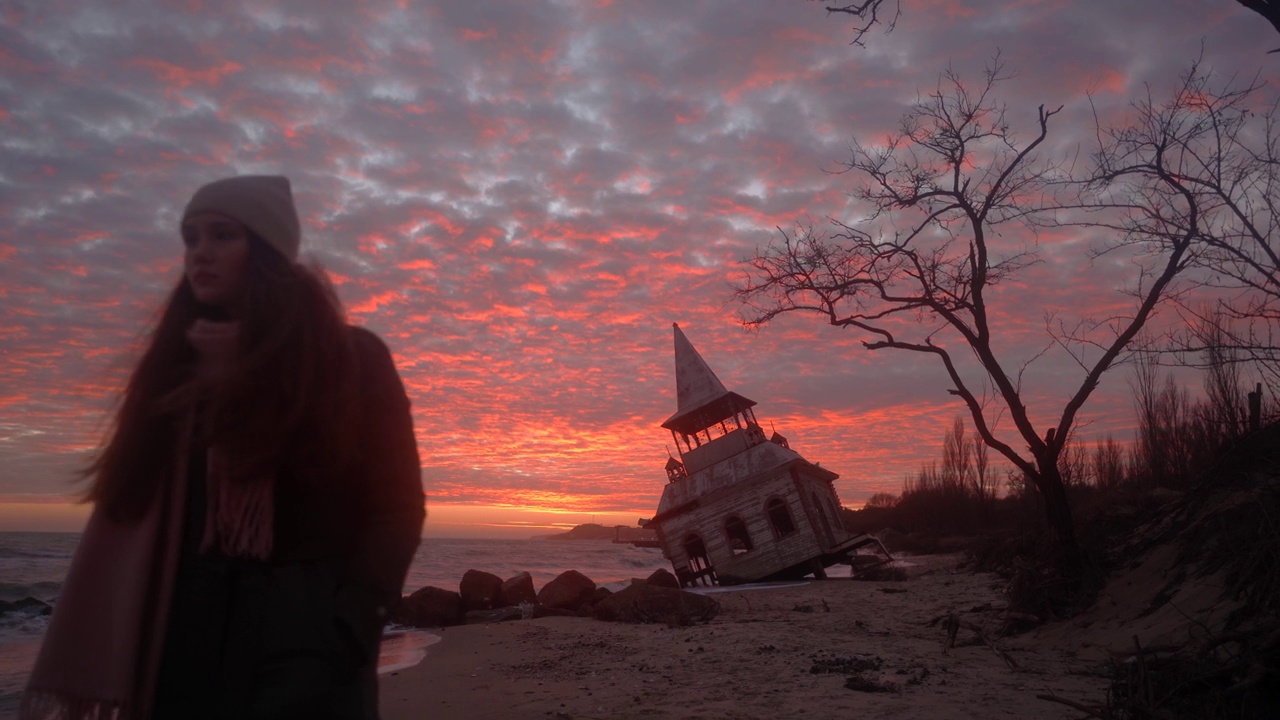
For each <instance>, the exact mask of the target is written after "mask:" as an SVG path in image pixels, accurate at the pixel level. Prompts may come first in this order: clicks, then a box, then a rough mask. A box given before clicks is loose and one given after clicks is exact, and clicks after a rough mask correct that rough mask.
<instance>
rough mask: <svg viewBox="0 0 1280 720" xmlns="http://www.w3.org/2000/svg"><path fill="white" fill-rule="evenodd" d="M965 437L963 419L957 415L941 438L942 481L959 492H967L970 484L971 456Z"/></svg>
mask: <svg viewBox="0 0 1280 720" xmlns="http://www.w3.org/2000/svg"><path fill="white" fill-rule="evenodd" d="M970 453H971V448H970V447H969V443H968V440H967V438H965V436H964V419H963V418H960V417H957V418H956V419H955V420H954V421H953V422H952V423H951V429H949V430H947V432H946V434H945V435H944V436H943V439H942V470H941V471H940V472H941V473H942V477H943V481H944V482H945V483H946V484H947V485H948V486H949V487H954V488H957V489H958V490H959V491H960V492H961V493H964V492H967V490H968V488H969V486H970V485H971V484H972V477H971V476H972V475H973V456H972V455H971V454H970Z"/></svg>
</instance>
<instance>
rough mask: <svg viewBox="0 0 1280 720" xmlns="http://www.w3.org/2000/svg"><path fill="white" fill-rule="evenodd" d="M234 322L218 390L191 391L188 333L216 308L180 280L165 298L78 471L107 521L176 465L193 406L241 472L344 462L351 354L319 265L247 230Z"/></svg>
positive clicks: (125, 513) (352, 391)
mask: <svg viewBox="0 0 1280 720" xmlns="http://www.w3.org/2000/svg"><path fill="white" fill-rule="evenodd" d="M232 315H233V316H234V317H236V318H238V319H239V321H240V358H239V361H238V362H237V363H236V366H235V369H234V370H233V372H232V375H231V376H230V378H228V379H227V381H226V382H225V383H223V384H222V385H221V386H220V388H219V390H218V392H216V393H205V394H203V395H200V394H196V395H193V394H192V393H190V392H188V391H189V390H190V389H191V388H192V387H193V366H194V362H195V359H196V358H195V352H194V350H193V349H192V348H191V346H190V344H189V343H188V341H187V338H186V332H187V329H188V328H189V327H191V325H192V323H194V322H195V321H196V320H197V319H199V318H202V317H205V318H210V317H212V318H214V319H217V314H216V313H215V312H214V311H213V310H211V309H210V308H209V307H207V306H204V305H202V304H201V303H200V302H199V301H197V300H196V297H195V294H194V293H193V292H192V290H191V286H190V285H189V284H188V282H187V279H186V277H185V276H184V277H183V278H182V280H181V281H179V283H178V285H177V287H175V288H174V289H173V291H172V292H171V293H170V294H169V298H168V301H167V302H166V303H165V305H164V309H163V311H162V313H161V315H160V320H159V322H158V323H157V325H156V327H155V330H154V331H152V333H151V336H150V338H149V340H148V342H147V346H146V349H145V350H144V352H143V354H142V357H141V359H140V360H139V362H138V364H137V366H136V367H135V368H134V370H133V373H132V375H131V376H130V378H129V382H128V384H127V385H126V386H125V390H124V394H123V397H122V400H121V403H120V406H119V409H118V410H117V412H116V416H115V421H114V423H113V425H112V429H111V432H110V433H109V435H108V440H107V442H106V443H105V445H104V447H103V449H102V452H101V453H100V454H99V455H98V456H97V457H96V458H95V460H94V461H93V463H92V464H91V465H90V466H89V467H88V468H87V469H86V471H85V475H86V476H87V477H91V478H92V484H91V486H90V487H89V490H88V493H87V495H86V499H87V500H89V501H92V502H96V503H98V504H99V505H100V506H102V508H103V509H104V510H105V511H106V512H107V513H108V514H109V515H111V516H112V517H116V518H118V519H132V518H137V517H140V516H141V515H142V514H143V513H145V512H146V509H147V506H148V504H149V503H150V501H151V500H152V498H154V497H155V495H156V492H157V490H158V489H159V486H160V483H161V482H163V481H164V479H165V478H167V477H170V476H172V475H173V473H174V472H175V471H176V470H177V469H178V468H175V467H174V462H175V461H177V462H180V463H185V462H188V459H187V458H175V453H176V448H177V443H178V442H179V441H180V439H181V438H180V436H181V433H182V432H183V427H184V426H183V423H184V422H185V419H186V418H187V417H188V414H189V413H191V412H192V411H193V409H194V408H193V406H194V405H195V404H197V403H198V404H199V405H200V407H201V414H200V417H201V418H202V419H203V422H202V428H201V435H200V437H199V438H197V440H198V441H202V442H204V443H210V444H219V445H221V446H222V447H225V448H227V449H228V450H229V451H230V452H232V453H234V454H235V456H236V457H237V458H238V461H239V466H240V467H241V468H242V470H243V472H242V473H239V474H238V475H237V476H236V478H237V479H241V480H246V479H248V478H252V477H255V476H258V475H261V474H262V473H271V474H275V473H277V472H278V471H279V470H280V468H281V467H283V466H285V465H287V464H289V463H290V462H291V461H294V460H296V459H297V456H298V455H299V454H300V453H303V452H306V453H308V454H309V455H310V461H311V462H320V463H326V462H328V463H334V462H341V461H342V460H343V459H345V458H346V457H347V456H348V453H349V452H350V450H351V445H352V440H351V438H350V433H349V432H346V431H345V428H347V427H350V426H351V423H352V422H353V421H354V422H358V420H357V419H355V418H353V417H352V411H353V410H354V408H355V405H356V403H355V402H354V398H355V396H356V374H357V368H356V367H355V359H354V355H353V351H352V346H351V340H350V333H349V331H348V329H347V326H346V320H345V318H344V315H343V311H342V305H341V303H340V302H339V300H338V298H337V295H336V294H335V293H334V291H333V287H332V286H331V285H330V284H329V281H328V277H327V275H326V274H325V273H324V271H323V270H322V269H321V268H319V267H318V266H317V267H306V266H303V265H300V264H298V263H295V262H292V261H290V260H288V259H286V258H285V257H284V256H282V255H280V254H279V253H278V252H276V251H275V250H273V249H272V248H271V247H270V246H268V245H267V244H266V243H264V242H263V241H262V240H260V239H259V238H257V237H256V236H253V235H252V233H251V234H250V238H249V257H248V260H247V264H246V269H245V291H244V292H243V293H242V296H241V298H240V301H239V306H238V307H237V308H236V309H235V311H234V312H232Z"/></svg>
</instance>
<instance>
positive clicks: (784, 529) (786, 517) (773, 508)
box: [764, 498, 796, 538]
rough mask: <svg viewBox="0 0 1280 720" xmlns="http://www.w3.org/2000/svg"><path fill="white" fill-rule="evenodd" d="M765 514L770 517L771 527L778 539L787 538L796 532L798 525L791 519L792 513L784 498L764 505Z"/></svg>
mask: <svg viewBox="0 0 1280 720" xmlns="http://www.w3.org/2000/svg"><path fill="white" fill-rule="evenodd" d="M764 511H765V514H766V515H768V516H769V525H770V527H772V528H773V534H774V536H776V537H780V538H782V537H786V536H788V535H790V534H791V533H793V532H795V531H796V524H795V522H794V521H793V520H792V519H791V511H790V510H788V509H787V503H786V502H785V501H784V500H783V499H782V498H774V499H772V500H770V501H769V502H767V503H765V505H764Z"/></svg>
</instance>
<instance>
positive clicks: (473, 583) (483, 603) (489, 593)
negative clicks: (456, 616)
mask: <svg viewBox="0 0 1280 720" xmlns="http://www.w3.org/2000/svg"><path fill="white" fill-rule="evenodd" d="M501 592H502V578H500V577H498V576H497V575H494V574H493V573H487V572H484V571H483V570H468V571H467V572H466V573H464V574H463V575H462V582H460V583H458V594H459V595H461V596H462V609H463V611H471V610H492V609H494V608H496V607H500V606H499V605H498V595H499V594H500V593H501Z"/></svg>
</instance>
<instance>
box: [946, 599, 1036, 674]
mask: <svg viewBox="0 0 1280 720" xmlns="http://www.w3.org/2000/svg"><path fill="white" fill-rule="evenodd" d="M943 621H945V622H946V625H945V627H946V630H947V638H946V640H944V641H943V643H942V652H944V653H945V652H946V651H948V650H950V649H951V648H953V647H955V644H956V635H957V634H958V633H959V632H960V628H964V629H965V630H970V631H972V632H973V633H974V634H976V635H977V636H978V639H979V640H981V641H982V642H983V643H985V644H986V646H987V647H989V648H991V652H993V653H995V654H996V657H998V658H1000V659H1001V660H1003V661H1004V664H1005V665H1008V666H1009V669H1010V670H1017V669H1018V663H1017V662H1015V661H1014V659H1013V658H1012V657H1010V656H1009V653H1006V652H1005V651H1003V650H1001V649H1000V648H999V647H997V646H996V644H995V643H994V642H992V641H991V638H989V637H987V634H986V633H985V632H983V631H982V628H980V627H978V626H977V625H975V624H973V623H971V622H969V621H968V620H963V619H961V618H960V616H959V615H958V614H956V613H948V614H946V615H939V616H938V617H936V618H934V619H932V620H930V621H929V627H933V626H934V625H937V624H938V623H939V622H943Z"/></svg>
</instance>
